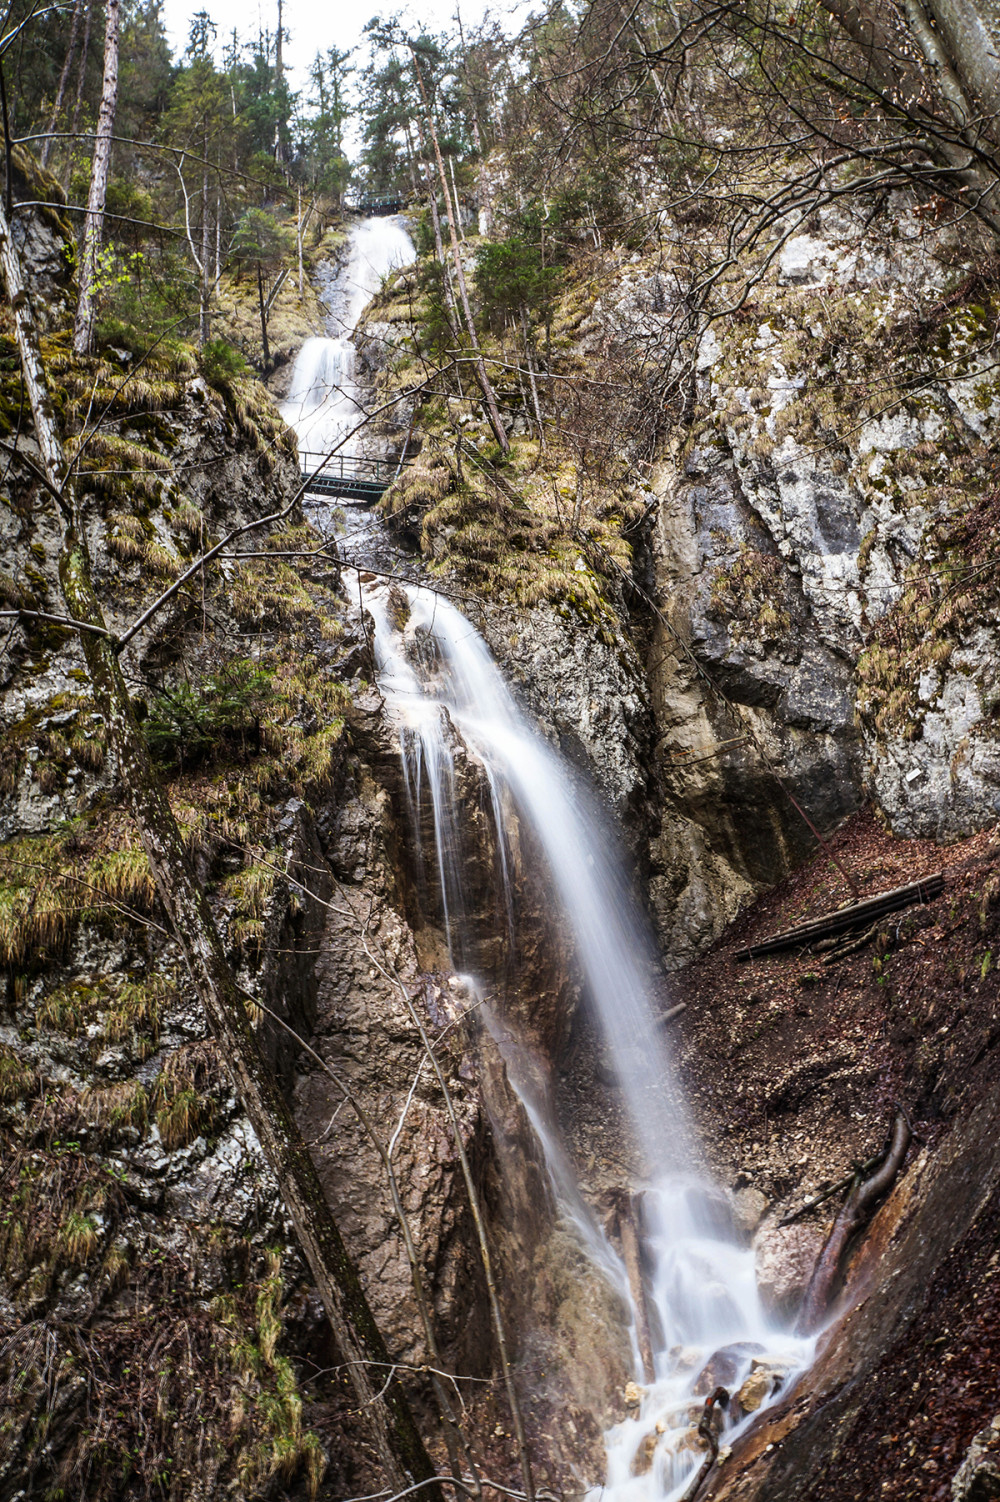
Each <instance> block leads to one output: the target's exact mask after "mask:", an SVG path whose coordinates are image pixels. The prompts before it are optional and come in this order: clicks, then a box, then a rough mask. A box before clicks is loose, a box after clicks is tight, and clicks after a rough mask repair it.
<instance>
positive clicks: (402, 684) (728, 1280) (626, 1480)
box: [283, 219, 814, 1502]
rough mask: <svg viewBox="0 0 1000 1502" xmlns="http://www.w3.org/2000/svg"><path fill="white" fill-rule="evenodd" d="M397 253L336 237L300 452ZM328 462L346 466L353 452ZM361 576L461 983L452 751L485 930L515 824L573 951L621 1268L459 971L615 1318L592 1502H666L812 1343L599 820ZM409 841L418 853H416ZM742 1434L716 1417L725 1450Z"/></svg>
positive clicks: (445, 627)
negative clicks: (611, 1300) (738, 1403)
mask: <svg viewBox="0 0 1000 1502" xmlns="http://www.w3.org/2000/svg"><path fill="white" fill-rule="evenodd" d="M413 254H414V251H413V246H412V244H411V243H410V240H409V237H408V236H407V234H406V231H405V229H404V228H403V224H402V221H400V220H392V219H371V220H366V221H364V222H362V223H361V224H359V225H356V226H355V228H354V229H353V230H352V236H351V245H350V254H349V258H348V264H347V267H346V269H345V270H344V272H343V273H342V275H341V276H340V278H339V280H338V282H337V285H336V288H335V289H334V296H333V298H332V299H331V301H330V308H331V335H332V337H330V338H328V339H311V340H309V341H308V342H307V343H306V345H305V346H304V347H303V349H302V351H301V352H300V354H299V358H298V360H297V361H296V365H295V371H294V375H293V380H292V387H291V391H290V394H289V397H288V400H287V402H286V404H285V406H284V408H283V412H284V415H285V418H286V420H287V421H288V422H290V423H291V424H292V425H293V426H294V427H295V429H296V431H297V434H298V438H299V445H300V450H301V451H303V452H309V451H317V450H318V451H322V452H329V451H330V450H331V449H332V448H334V447H335V446H336V445H337V444H339V443H341V441H342V440H343V438H344V436H345V434H348V433H350V430H351V427H352V425H353V424H354V422H355V421H356V419H357V416H358V415H359V410H360V402H359V394H358V391H357V387H356V385H355V382H354V346H353V344H352V342H351V335H352V332H353V329H354V326H355V324H356V323H357V320H358V318H359V316H360V313H361V311H362V309H363V307H364V305H365V304H366V302H367V301H368V299H369V298H370V296H371V294H372V293H373V292H374V291H375V290H376V288H377V286H378V282H379V280H380V278H381V276H382V275H383V274H384V272H385V271H386V270H388V269H389V268H390V267H391V266H393V265H399V264H403V263H404V262H406V261H409V260H412V258H413ZM342 451H346V452H348V453H349V452H351V444H350V441H349V442H348V445H347V446H345V450H342ZM375 525H377V524H375ZM366 579H367V581H368V582H365V580H366ZM371 580H372V575H370V574H369V575H367V576H366V575H365V574H361V575H359V576H358V589H359V593H360V594H361V596H362V598H363V604H364V607H365V609H366V610H367V611H368V612H369V613H370V616H371V618H372V621H373V623H374V628H375V655H376V660H377V667H378V677H379V684H380V687H381V691H382V695H383V698H384V701H385V705H386V710H387V713H388V714H389V715H390V716H391V717H392V718H393V719H394V721H395V723H396V725H397V728H398V732H399V739H400V745H401V749H402V756H403V771H404V787H405V792H406V799H407V803H408V811H409V815H410V819H411V823H412V827H413V830H414V832H415V838H416V845H417V849H416V855H417V860H418V863H419V864H420V865H421V866H422V867H423V868H424V870H425V874H426V875H427V876H428V877H429V878H430V879H431V880H432V881H433V883H434V885H435V887H436V891H437V894H438V899H439V901H440V906H441V913H442V918H443V924H444V929H445V937H446V940H447V943H448V948H449V953H450V955H451V958H452V963H453V964H454V965H455V967H456V969H459V970H464V969H467V968H468V966H467V965H466V963H465V960H466V955H467V952H468V950H469V948H470V946H469V945H468V944H467V937H468V935H467V931H466V918H467V906H468V904H467V903H466V900H465V898H466V891H465V887H466V874H467V873H466V857H467V855H468V854H471V852H467V851H465V850H464V849H463V829H462V825H461V818H460V805H459V798H458V787H459V779H458V762H457V758H458V756H459V755H460V754H462V753H464V754H468V755H469V756H470V757H471V758H472V759H473V760H474V761H475V762H477V764H478V766H479V768H480V769H481V772H482V776H483V780H484V784H485V787H486V788H487V790H488V802H489V806H490V812H491V814H492V819H493V824H494V827H495V831H496V849H497V872H496V876H497V885H498V887H499V890H500V892H501V895H502V901H501V913H500V916H501V921H503V920H504V919H505V921H506V924H507V927H508V930H509V931H510V934H511V937H512V938H513V924H514V912H515V903H514V900H513V895H514V894H513V891H512V883H513V875H512V869H513V863H512V860H511V858H510V857H511V850H512V848H513V844H514V840H513V838H512V837H511V835H512V831H513V829H514V827H515V825H517V826H518V827H526V828H527V829H529V830H530V831H531V833H532V835H533V837H534V843H535V844H536V845H537V847H538V849H539V850H540V852H541V854H542V856H543V858H544V861H545V864H546V866H547V871H548V875H549V877H550V879H551V890H552V893H553V898H554V908H555V909H556V912H555V914H554V917H556V918H557V919H559V920H561V922H562V925H563V927H564V928H565V930H566V931H567V933H568V934H569V936H570V937H571V939H572V943H573V950H574V953H575V958H576V962H577V965H578V968H579V971H580V976H581V979H582V981H583V984H584V988H585V992H586V995H587V998H588V1000H589V1002H590V1005H591V1006H592V1008H593V1010H594V1012H595V1013H596V1015H597V1017H598V1019H599V1021H600V1025H601V1028H602V1030H603V1034H604V1037H605V1039H606V1042H607V1046H608V1050H609V1054H610V1057H611V1061H612V1063H613V1066H614V1070H615V1073H616V1075H617V1078H618V1081H619V1084H620V1088H621V1092H622V1096H623V1099H624V1102H625V1105H626V1106H627V1109H628V1113H629V1116H630V1119H631V1122H632V1126H633V1130H634V1135H635V1140H636V1146H637V1149H638V1151H639V1153H640V1155H641V1160H642V1164H643V1170H644V1182H643V1184H642V1186H641V1191H640V1193H639V1195H638V1196H637V1202H638V1205H639V1210H638V1213H637V1215H636V1227H635V1228H636V1233H637V1239H638V1241H639V1242H641V1250H640V1251H639V1253H638V1254H634V1255H633V1256H632V1258H631V1263H630V1264H629V1258H628V1256H627V1255H626V1256H624V1257H620V1256H619V1255H618V1253H617V1252H616V1250H615V1248H614V1246H613V1244H612V1242H611V1241H610V1240H609V1238H608V1237H607V1236H606V1235H605V1233H604V1231H603V1229H602V1228H601V1226H600V1225H599V1223H598V1221H597V1218H596V1216H595V1215H594V1214H593V1212H592V1211H591V1209H590V1207H589V1206H588V1205H587V1203H586V1201H585V1199H584V1196H583V1194H582V1193H581V1190H580V1187H579V1185H578V1184H577V1180H576V1176H575V1173H574V1171H573V1167H572V1163H571V1161H570V1158H569V1155H568V1154H567V1152H566V1151H565V1150H564V1148H563V1146H562V1143H561V1141H560V1139H559V1135H558V1129H557V1127H556V1124H555V1120H554V1113H553V1112H552V1110H551V1103H550V1102H549V1101H548V1099H547V1089H546V1086H545V1084H544V1082H541V1083H540V1081H539V1076H538V1072H537V1071H536V1070H535V1067H534V1061H533V1059H532V1057H531V1054H530V1051H529V1050H528V1049H527V1048H525V1047H524V1045H523V1044H522V1043H521V1042H520V1041H519V1040H518V1039H517V1038H515V1037H513V1036H512V1034H511V1033H510V1031H509V1029H508V1028H507V1027H506V1026H505V1025H504V1024H503V1022H502V1021H501V1020H500V1019H498V1018H496V1017H494V1016H492V1015H491V1014H490V1013H489V1011H488V1010H487V1008H486V1006H485V989H484V988H483V987H482V986H481V985H480V983H479V981H478V979H477V977H475V976H470V977H466V985H467V989H469V990H471V991H472V992H473V993H474V994H476V995H477V997H478V999H479V1004H480V1008H481V1012H482V1015H483V1016H484V1018H485V1021H486V1025H487V1027H488V1028H489V1030H490V1032H491V1033H492V1036H493V1038H494V1041H495V1042H496V1045H497V1047H498V1049H499V1051H500V1054H501V1056H502V1058H503V1060H504V1063H505V1066H506V1069H507V1075H508V1079H509V1080H510V1083H511V1086H512V1088H513V1089H514V1090H515V1091H516V1092H517V1093H518V1095H519V1096H520V1099H521V1101H522V1104H523V1106H524V1109H525V1112H526V1114H527V1117H528V1119H529V1121H530V1123H531V1125H532V1127H533V1129H534V1131H535V1133H536V1136H537V1138H538V1142H539V1146H540V1148H541V1149H542V1152H543V1154H544V1158H545V1162H546V1165H547V1168H548V1173H549V1178H550V1181H551V1184H552V1189H553V1193H554V1195H555V1198H556V1200H557V1202H558V1204H559V1205H560V1208H561V1211H562V1214H563V1215H564V1217H565V1219H566V1221H567V1223H568V1224H570V1225H571V1226H573V1227H574V1228H575V1230H576V1232H577V1234H578V1236H579V1240H580V1244H581V1246H582V1247H583V1248H584V1250H585V1251H586V1252H587V1254H588V1256H589V1257H590V1259H591V1262H592V1263H593V1265H594V1267H595V1268H596V1269H598V1271H599V1272H601V1273H602V1274H603V1275H604V1276H605V1277H606V1278H607V1279H608V1281H609V1282H610V1283H611V1285H612V1286H613V1287H614V1288H615V1289H616V1290H617V1291H618V1292H619V1293H620V1294H622V1295H623V1296H624V1297H625V1298H626V1299H627V1300H629V1301H630V1302H631V1304H632V1310H633V1331H632V1333H633V1349H634V1353H635V1360H636V1379H637V1381H636V1392H635V1393H634V1394H633V1395H632V1396H633V1397H635V1398H636V1399H637V1402H636V1404H635V1405H634V1406H635V1408H636V1409H637V1411H635V1412H634V1413H633V1416H631V1417H629V1418H627V1419H625V1420H624V1421H623V1422H621V1423H620V1424H618V1425H616V1426H615V1428H614V1429H612V1430H611V1431H610V1432H609V1433H608V1435H607V1436H606V1440H607V1455H608V1470H607V1480H606V1483H605V1485H604V1487H603V1488H600V1489H599V1490H598V1491H595V1492H594V1493H593V1495H592V1498H591V1499H589V1502H597V1499H598V1498H600V1499H602V1502H678V1499H680V1498H681V1497H682V1496H683V1495H684V1493H685V1491H686V1489H687V1488H688V1486H689V1485H690V1478H691V1474H692V1472H693V1471H694V1470H695V1469H696V1468H697V1467H698V1466H699V1465H700V1464H701V1461H702V1456H703V1451H702V1450H701V1449H700V1448H699V1442H698V1440H697V1436H696V1433H695V1429H694V1427H693V1425H694V1424H696V1423H697V1419H698V1417H699V1415H700V1414H701V1412H702V1410H703V1407H704V1400H705V1397H706V1395H707V1394H708V1393H710V1392H711V1391H712V1390H713V1389H714V1388H715V1387H716V1386H717V1385H722V1386H725V1387H726V1388H728V1389H729V1390H730V1391H731V1392H734V1393H735V1392H737V1391H738V1390H739V1389H740V1387H741V1384H742V1383H743V1382H744V1380H745V1379H746V1378H747V1377H748V1375H750V1374H751V1373H752V1371H753V1368H754V1367H755V1365H761V1364H764V1365H765V1367H766V1369H767V1371H768V1372H769V1374H770V1376H769V1377H768V1380H767V1382H766V1384H765V1386H766V1387H767V1388H770V1386H771V1385H772V1382H773V1379H774V1377H775V1376H776V1374H780V1375H781V1376H782V1377H783V1379H784V1385H785V1387H786V1388H787V1385H788V1383H789V1382H790V1381H792V1380H793V1379H794V1377H795V1375H796V1374H797V1373H798V1372H800V1371H801V1370H802V1369H803V1368H804V1367H806V1366H807V1365H808V1364H809V1362H810V1360H811V1359H812V1353H813V1346H814V1342H813V1341H811V1340H803V1339H799V1338H796V1337H795V1336H793V1335H792V1334H791V1333H790V1332H789V1331H788V1330H787V1329H784V1328H782V1327H781V1326H780V1325H778V1324H776V1323H775V1322H773V1321H772V1320H770V1319H769V1318H768V1317H767V1315H766V1314H765V1312H764V1310H763V1309H762V1307H761V1304H760V1300H759V1297H758V1293H757V1285H756V1279H755V1276H754V1260H753V1254H752V1252H751V1251H750V1250H749V1249H748V1248H747V1247H746V1246H743V1245H741V1244H740V1243H739V1241H738V1239H737V1236H736V1234H735V1232H734V1230H733V1226H732V1220H731V1215H730V1213H729V1208H728V1201H727V1200H726V1196H725V1195H724V1193H723V1192H722V1191H721V1190H720V1189H719V1188H718V1187H717V1186H716V1185H715V1184H713V1182H712V1180H711V1178H710V1176H709V1174H708V1173H707V1172H706V1170H705V1168H704V1165H703V1164H702V1163H701V1161H700V1158H699V1151H698V1144H697V1138H696V1134H695V1132H694V1130H693V1128H692V1126H691V1123H690V1122H689V1119H688V1114H687V1111H686V1108H685V1105H684V1101H683V1097H682V1095H681V1092H680V1090H679V1088H678V1085H677V1083H676V1080H675V1078H674V1074H673V1070H672V1066H671V1061H670V1058H669V1056H668V1053H667V1050H666V1048H665V1045H664V1040H663V1032H662V1028H661V1027H660V1025H659V1016H660V1013H661V1012H662V1010H663V1005H664V1003H663V977H662V975H661V974H660V973H659V971H658V968H657V962H656V953H655V946H654V945H653V942H652V938H651V935H650V933H649V931H648V927H647V924H646V921H645V918H644V916H643V915H642V914H641V912H640V911H639V908H638V906H637V905H636V903H635V901H634V899H633V897H632V894H631V891H630V888H629V884H628V882H627V880H626V878H625V873H624V868H623V865H622V862H621V859H620V857H619V855H618V852H617V849H616V846H615V843H614V841H613V839H612V838H611V837H610V835H609V833H608V827H607V824H606V821H605V817H604V814H603V812H602V810H601V809H600V807H599V806H598V805H597V803H596V801H595V799H594V798H593V796H592V795H591V793H590V792H589V791H588V790H586V789H585V788H584V787H582V785H581V784H580V782H579V780H577V779H574V778H573V777H572V776H571V775H570V773H569V771H568V770H567V769H566V768H565V767H564V766H563V764H562V762H561V760H560V759H559V757H557V755H556V754H555V753H554V752H553V750H552V749H551V748H550V747H549V746H548V744H547V743H546V741H545V740H544V738H543V737H542V736H541V734H540V733H539V732H538V731H537V730H536V729H535V728H534V727H533V726H532V725H531V724H530V723H529V722H528V720H527V719H526V717H525V716H524V715H523V714H522V713H521V711H520V710H519V709H518V707H517V705H516V704H515V702H514V699H513V698H512V696H511V694H510V692H509V690H508V688H507V686H506V684H505V682H504V680H503V677H502V676H501V674H500V672H499V670H498V669H497V666H496V664H495V663H494V661H493V659H492V657H491V655H490V652H489V650H488V648H487V646H486V644H485V642H484V641H483V639H482V637H481V636H480V635H479V633H478V632H477V631H476V630H475V628H474V627H473V625H472V624H471V622H470V621H468V620H467V619H466V618H465V616H464V615H462V613H461V612H460V611H459V610H457V609H456V608H455V606H454V605H452V604H450V603H449V602H448V601H447V600H445V599H443V598H442V597H441V596H440V595H437V594H435V593H434V592H433V591H431V590H428V589H424V588H420V587H417V586H413V585H405V586H404V585H403V584H402V583H395V584H393V585H391V586H390V585H386V584H379V583H373V582H371ZM425 833H426V834H427V836H428V839H429V841H430V842H432V845H433V848H430V844H428V847H427V848H426V849H425V848H424V835H425ZM622 1240H623V1252H624V1240H625V1238H624V1235H623V1238H622ZM634 1245H635V1242H634V1241H633V1250H634ZM627 1264H629V1265H627ZM643 1336H644V1337H645V1339H643ZM764 1401H765V1402H766V1401H767V1395H766V1394H765V1395H764ZM750 1421H751V1419H750V1417H749V1416H744V1417H740V1416H739V1415H738V1414H737V1415H732V1414H731V1416H730V1418H729V1420H728V1423H729V1429H728V1432H727V1438H731V1437H735V1436H736V1435H737V1434H738V1433H739V1432H740V1430H741V1428H743V1427H745V1426H746V1425H747V1424H748V1423H749V1422H750Z"/></svg>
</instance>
